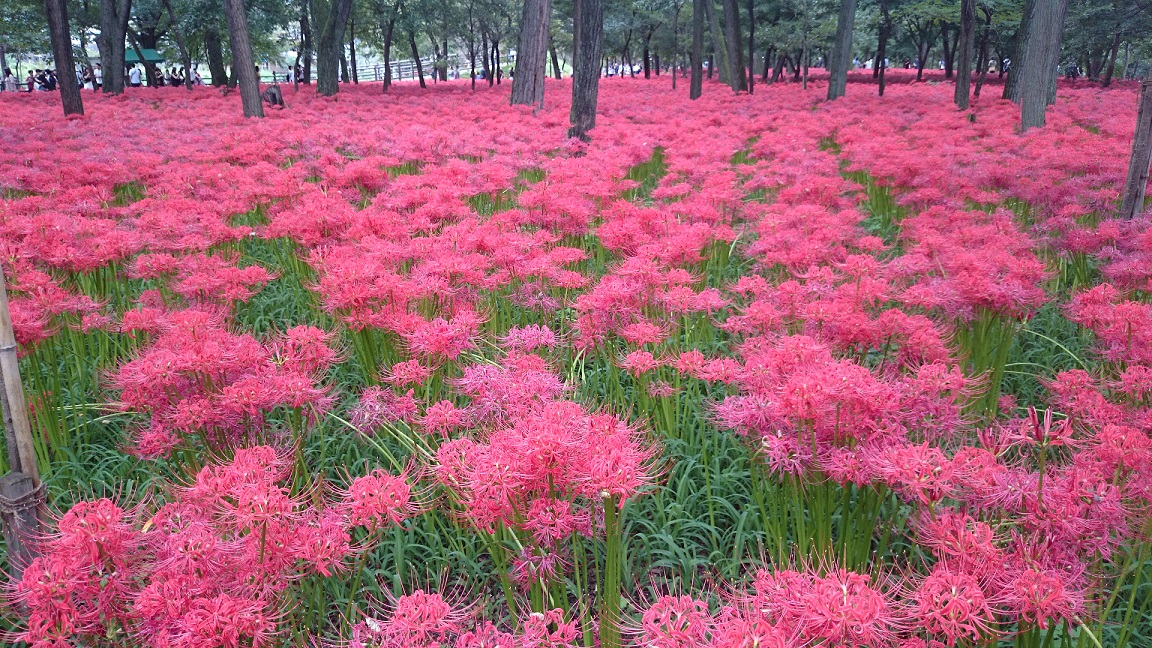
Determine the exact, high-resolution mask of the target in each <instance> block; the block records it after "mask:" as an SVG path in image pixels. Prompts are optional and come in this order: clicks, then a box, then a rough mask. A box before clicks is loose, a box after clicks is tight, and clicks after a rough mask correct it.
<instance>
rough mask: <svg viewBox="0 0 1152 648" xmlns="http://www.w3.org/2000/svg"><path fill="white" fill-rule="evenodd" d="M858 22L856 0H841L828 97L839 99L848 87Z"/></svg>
mask: <svg viewBox="0 0 1152 648" xmlns="http://www.w3.org/2000/svg"><path fill="white" fill-rule="evenodd" d="M855 22H856V0H840V17H839V18H838V19H837V21H836V40H835V41H834V42H833V44H832V56H830V57H829V68H828V71H829V74H830V75H831V76H830V77H829V80H828V99H829V100H833V99H839V98H840V97H843V96H844V92H845V91H846V90H847V89H848V66H849V65H851V64H852V30H853V27H854V23H855Z"/></svg>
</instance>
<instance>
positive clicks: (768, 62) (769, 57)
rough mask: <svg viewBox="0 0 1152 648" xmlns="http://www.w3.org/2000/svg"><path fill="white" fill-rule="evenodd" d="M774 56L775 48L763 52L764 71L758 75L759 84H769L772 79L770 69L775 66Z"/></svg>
mask: <svg viewBox="0 0 1152 648" xmlns="http://www.w3.org/2000/svg"><path fill="white" fill-rule="evenodd" d="M775 55H776V48H775V47H769V48H768V49H767V50H765V51H764V71H763V72H762V73H761V74H760V83H769V82H770V81H769V80H772V81H774V80H775V79H772V67H773V66H774V65H775V63H774V62H773V61H774V60H775V59H774V58H773V57H774V56H775Z"/></svg>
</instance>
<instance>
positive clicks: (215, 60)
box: [104, 29, 228, 87]
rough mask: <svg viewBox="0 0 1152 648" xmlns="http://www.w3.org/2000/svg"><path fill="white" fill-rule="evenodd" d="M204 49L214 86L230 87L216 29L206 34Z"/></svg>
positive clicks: (222, 50)
mask: <svg viewBox="0 0 1152 648" xmlns="http://www.w3.org/2000/svg"><path fill="white" fill-rule="evenodd" d="M204 49H205V50H207V53H208V75H209V76H211V77H212V85H213V86H216V87H222V86H225V85H228V72H227V71H226V70H225V69H224V48H223V44H222V43H221V41H220V34H219V32H217V31H216V30H215V29H209V30H207V31H205V32H204ZM104 78H108V75H107V74H105V75H104Z"/></svg>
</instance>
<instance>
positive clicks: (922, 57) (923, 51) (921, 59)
mask: <svg viewBox="0 0 1152 648" xmlns="http://www.w3.org/2000/svg"><path fill="white" fill-rule="evenodd" d="M917 51H918V52H919V54H918V55H917V57H916V80H917V81H922V80H923V79H924V66H925V65H926V64H927V63H928V54H930V53H931V52H932V46H931V45H929V44H928V37H927V36H925V37H924V40H923V41H922V42H921V43H920V47H919V48H918V50H917Z"/></svg>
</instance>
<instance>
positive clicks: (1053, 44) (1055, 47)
mask: <svg viewBox="0 0 1152 648" xmlns="http://www.w3.org/2000/svg"><path fill="white" fill-rule="evenodd" d="M1055 4H1056V7H1055V11H1054V13H1053V16H1052V18H1051V20H1050V21H1049V23H1048V38H1047V41H1046V43H1045V49H1044V51H1045V53H1046V54H1047V55H1048V62H1047V65H1048V68H1047V69H1048V70H1049V72H1048V73H1047V81H1048V88H1047V93H1046V100H1047V102H1048V105H1049V106H1054V105H1056V80H1057V79H1058V78H1059V76H1060V73H1059V68H1060V44H1061V42H1062V41H1063V39H1064V18H1065V17H1066V16H1067V14H1068V0H1055Z"/></svg>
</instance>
